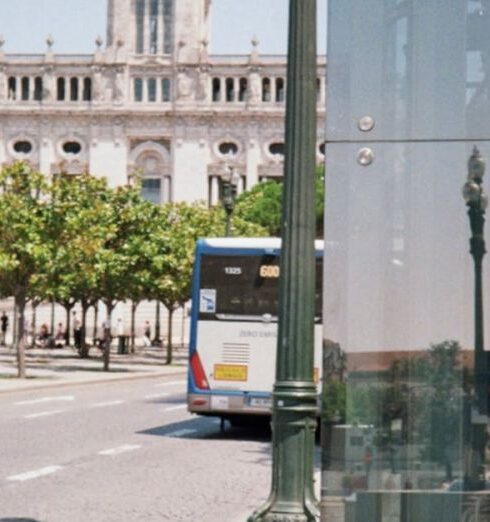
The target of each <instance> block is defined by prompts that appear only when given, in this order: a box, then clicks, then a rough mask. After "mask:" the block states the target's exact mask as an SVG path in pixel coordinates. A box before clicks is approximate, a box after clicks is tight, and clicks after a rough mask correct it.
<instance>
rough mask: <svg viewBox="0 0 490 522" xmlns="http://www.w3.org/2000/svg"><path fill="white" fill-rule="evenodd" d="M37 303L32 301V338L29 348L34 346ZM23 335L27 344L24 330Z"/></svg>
mask: <svg viewBox="0 0 490 522" xmlns="http://www.w3.org/2000/svg"><path fill="white" fill-rule="evenodd" d="M36 312H37V303H32V322H31V327H32V339H31V348H34V346H36V323H37V313H36ZM24 335H25V337H26V342H25V344H26V345H27V341H28V339H27V332H24Z"/></svg>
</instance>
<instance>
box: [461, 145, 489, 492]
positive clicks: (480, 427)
mask: <svg viewBox="0 0 490 522" xmlns="http://www.w3.org/2000/svg"><path fill="white" fill-rule="evenodd" d="M484 173H485V162H484V161H483V158H482V156H481V154H480V151H479V150H478V149H477V147H474V149H473V153H472V155H471V157H470V159H469V161H468V178H467V181H466V183H465V184H464V186H463V197H464V199H465V201H466V205H467V206H468V216H469V218H470V228H471V238H470V253H471V255H472V257H473V261H474V269H475V304H474V307H475V308H474V313H475V347H474V348H475V351H474V357H475V360H474V368H475V370H474V376H475V398H474V400H472V401H471V402H470V403H468V404H467V407H468V408H469V410H470V414H469V415H468V417H469V418H468V420H469V421H470V426H469V427H467V428H466V429H467V433H468V435H467V439H468V440H466V451H467V452H468V456H467V458H466V459H465V461H466V462H467V464H466V469H465V476H464V482H465V490H470V491H471V490H482V489H485V447H486V429H487V419H488V406H487V378H488V372H487V357H486V353H485V350H484V342H483V287H482V261H483V256H484V255H485V253H486V248H485V238H484V225H485V210H486V208H487V205H488V197H487V195H486V194H485V192H484V190H483V186H482V181H483V175H484Z"/></svg>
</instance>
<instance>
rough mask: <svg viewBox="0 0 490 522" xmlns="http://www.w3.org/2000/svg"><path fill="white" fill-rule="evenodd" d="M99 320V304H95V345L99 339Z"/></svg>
mask: <svg viewBox="0 0 490 522" xmlns="http://www.w3.org/2000/svg"><path fill="white" fill-rule="evenodd" d="M98 319H99V303H98V302H96V303H95V304H94V334H93V339H94V340H93V343H94V344H95V343H96V339H97V330H98V328H97V321H98Z"/></svg>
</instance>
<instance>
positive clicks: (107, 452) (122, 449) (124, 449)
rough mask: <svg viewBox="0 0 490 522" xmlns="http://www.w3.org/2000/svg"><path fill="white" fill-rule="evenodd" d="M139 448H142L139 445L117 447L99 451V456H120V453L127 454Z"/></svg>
mask: <svg viewBox="0 0 490 522" xmlns="http://www.w3.org/2000/svg"><path fill="white" fill-rule="evenodd" d="M139 448H141V446H140V445H138V444H124V445H122V446H117V447H116V448H111V449H107V450H103V451H99V455H119V454H120V453H126V452H127V451H134V450H137V449H139Z"/></svg>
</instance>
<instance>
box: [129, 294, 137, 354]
mask: <svg viewBox="0 0 490 522" xmlns="http://www.w3.org/2000/svg"><path fill="white" fill-rule="evenodd" d="M138 304H139V302H138V301H131V353H134V352H135V337H136V333H135V331H136V328H135V318H136V308H137V307H138Z"/></svg>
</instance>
